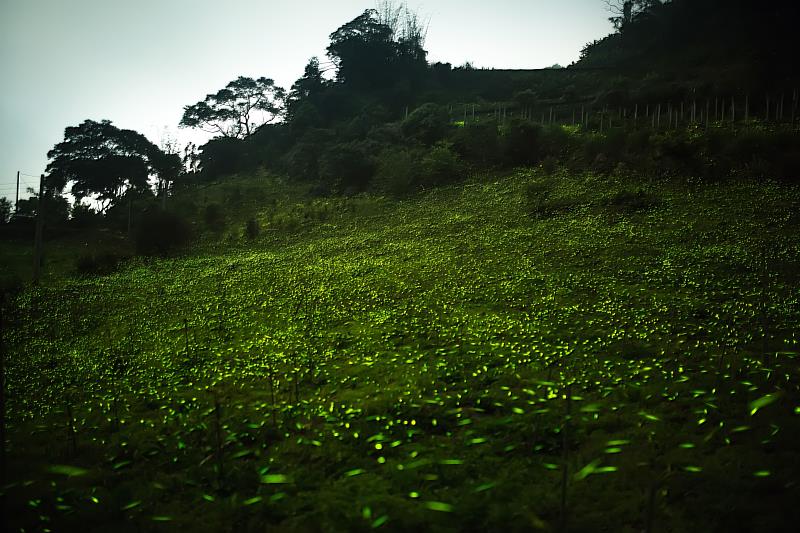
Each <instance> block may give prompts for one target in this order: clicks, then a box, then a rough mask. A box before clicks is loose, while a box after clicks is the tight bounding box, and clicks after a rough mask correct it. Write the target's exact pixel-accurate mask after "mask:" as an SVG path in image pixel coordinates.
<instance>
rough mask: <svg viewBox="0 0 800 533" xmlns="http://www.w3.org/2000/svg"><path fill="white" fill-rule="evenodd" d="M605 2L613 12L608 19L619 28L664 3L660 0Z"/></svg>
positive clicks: (613, 0)
mask: <svg viewBox="0 0 800 533" xmlns="http://www.w3.org/2000/svg"><path fill="white" fill-rule="evenodd" d="M604 2H605V3H606V8H607V9H608V11H609V13H611V17H610V18H609V19H608V20H609V21H610V22H611V24H613V25H614V28H616V29H617V30H622V29H623V28H625V26H627V25H628V24H630V23H631V22H632V21H633V19H635V18H636V17H638V16H639V15H642V14H643V13H647V12H648V11H650V10H651V9H652V8H653V7H654V6H656V5H659V4H661V3H662V2H661V1H660V0H604Z"/></svg>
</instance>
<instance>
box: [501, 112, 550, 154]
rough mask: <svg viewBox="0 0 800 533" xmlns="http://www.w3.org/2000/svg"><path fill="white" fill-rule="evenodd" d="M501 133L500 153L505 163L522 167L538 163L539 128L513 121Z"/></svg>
mask: <svg viewBox="0 0 800 533" xmlns="http://www.w3.org/2000/svg"><path fill="white" fill-rule="evenodd" d="M502 133H503V136H502V151H503V156H504V158H505V160H506V162H507V163H510V164H512V165H524V164H533V163H536V162H537V161H539V158H540V146H539V142H540V137H541V133H542V127H541V126H539V125H538V124H534V123H533V122H529V121H526V120H516V119H515V120H512V121H511V122H510V123H509V124H508V125H507V126H506V127H505V128H504V129H503V132H502Z"/></svg>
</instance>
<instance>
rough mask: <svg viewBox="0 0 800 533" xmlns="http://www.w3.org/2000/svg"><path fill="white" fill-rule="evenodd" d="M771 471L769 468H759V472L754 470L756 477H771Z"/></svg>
mask: <svg viewBox="0 0 800 533" xmlns="http://www.w3.org/2000/svg"><path fill="white" fill-rule="evenodd" d="M770 475H772V474H771V472H770V471H769V470H759V471H758V472H753V476H755V477H769V476H770Z"/></svg>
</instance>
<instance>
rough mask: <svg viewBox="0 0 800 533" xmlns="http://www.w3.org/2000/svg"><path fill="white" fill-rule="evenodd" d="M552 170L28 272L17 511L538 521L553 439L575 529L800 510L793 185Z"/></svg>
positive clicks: (798, 290) (20, 333)
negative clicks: (250, 236)
mask: <svg viewBox="0 0 800 533" xmlns="http://www.w3.org/2000/svg"><path fill="white" fill-rule="evenodd" d="M542 179H543V178H542V177H541V176H539V175H538V174H536V173H535V172H532V171H519V172H518V173H516V174H515V175H513V176H511V177H510V178H498V180H499V181H495V182H493V181H475V182H472V183H469V184H467V185H466V186H464V187H458V188H448V189H440V190H436V191H433V192H431V193H429V194H426V195H424V196H423V197H421V198H419V199H415V200H411V201H405V202H401V203H397V204H386V203H383V202H380V201H377V200H376V201H374V202H373V201H369V200H360V201H359V202H358V205H359V206H361V207H359V208H358V209H357V211H359V212H358V213H356V214H353V213H350V212H344V213H342V214H338V215H336V216H333V217H332V218H330V219H329V220H327V221H326V222H324V223H319V224H316V225H313V226H311V227H308V226H306V227H305V229H304V230H303V231H301V232H300V233H299V234H295V235H292V234H289V233H287V232H282V231H276V232H265V233H264V235H263V237H262V239H261V240H260V241H259V242H257V243H256V244H255V245H253V246H249V247H245V246H241V247H240V248H239V249H233V248H231V249H230V251H229V252H226V253H221V254H219V255H212V254H210V253H209V254H208V255H202V256H197V257H190V258H185V259H174V260H165V261H161V262H157V263H154V264H151V265H149V266H132V267H130V268H129V269H127V270H125V271H123V272H120V273H118V274H115V275H112V276H109V277H107V278H101V279H97V280H92V281H65V282H62V283H60V284H58V285H57V286H55V287H50V288H45V289H41V290H39V291H38V292H29V293H27V294H26V295H25V296H24V298H23V301H22V306H21V310H20V313H21V316H20V318H19V326H18V327H17V329H15V330H13V331H12V332H11V339H10V340H11V343H10V344H11V349H12V353H11V362H12V367H11V369H10V376H9V389H10V395H11V398H10V405H11V412H12V424H13V425H12V427H11V429H10V437H9V438H10V443H11V451H10V461H11V470H12V472H11V479H12V480H13V481H14V482H15V484H14V485H12V486H11V487H10V488H9V490H8V491H7V492H8V504H7V505H9V506H10V507H11V510H12V512H11V513H10V514H9V515H8V516H10V517H11V518H10V520H11V522H12V525H13V526H14V527H15V528H19V527H20V526H27V527H28V528H29V530H30V528H35V527H42V526H48V525H49V526H50V527H53V529H54V530H65V529H72V528H78V527H79V526H80V528H81V530H83V531H91V530H97V531H101V530H109V529H110V528H112V527H113V528H114V530H116V531H129V530H130V531H134V530H145V531H148V530H156V531H157V530H161V529H172V530H175V529H180V530H183V529H189V528H190V527H191V529H192V530H194V531H225V530H230V531H233V530H237V531H238V530H241V529H253V530H261V529H263V527H265V525H267V524H272V525H279V526H281V528H282V529H286V530H317V529H323V530H362V529H364V530H365V529H370V528H371V527H373V526H374V527H382V528H387V529H392V530H411V529H420V528H422V529H429V528H434V529H440V530H463V529H470V528H472V529H488V528H491V529H494V530H530V529H532V528H534V529H535V528H539V527H541V528H555V527H556V525H557V523H558V515H559V506H560V503H559V502H560V490H561V489H560V487H561V478H562V473H561V471H560V468H561V467H562V465H563V464H564V463H565V462H566V464H567V465H568V468H569V488H568V493H567V505H568V509H569V525H570V527H571V529H574V530H576V531H583V530H586V531H590V530H591V531H597V530H604V529H606V530H612V531H620V530H624V531H634V530H641V529H642V528H643V527H644V526H645V521H646V520H647V517H648V516H652V517H653V520H654V521H655V523H656V526H657V528H658V529H659V530H678V531H680V530H696V531H701V530H714V529H717V530H731V529H740V528H744V529H752V530H763V531H766V530H779V529H780V528H782V527H786V526H788V525H791V524H793V523H794V521H796V519H797V518H798V511H797V508H796V505H794V503H796V501H798V499H800V488H798V486H797V484H796V480H797V479H798V477H799V476H800V465H799V463H798V461H797V457H798V451H800V438H799V437H800V416H798V413H797V406H798V405H800V398H799V397H798V396H799V395H798V382H799V380H798V374H797V330H796V325H797V324H798V323H800V304H799V303H798V295H800V279H798V278H799V276H798V271H799V270H798V265H797V257H798V256H800V254H798V240H797V228H798V225H799V224H800V221H799V220H798V217H797V212H796V206H797V200H798V197H800V191H798V190H797V189H785V188H779V187H777V186H774V185H769V184H766V185H764V184H762V185H757V184H753V183H743V184H728V185H703V184H697V183H684V184H674V185H669V186H667V185H661V184H651V185H649V186H648V187H649V190H650V192H652V193H653V194H654V195H656V196H657V197H658V198H659V199H660V202H659V203H658V204H657V205H656V206H655V207H653V208H651V209H647V210H642V211H627V210H625V209H620V208H609V207H602V204H603V200H604V198H605V197H607V196H608V195H609V194H610V192H609V191H613V190H615V189H616V188H618V187H620V184H619V183H609V182H607V180H604V179H601V178H595V177H591V176H586V177H566V176H562V177H559V178H557V179H555V180H554V181H553V183H554V184H555V190H554V192H553V200H552V201H553V202H554V205H558V206H561V207H562V208H563V207H564V206H571V208H570V209H562V210H561V211H560V212H558V213H556V214H555V215H552V216H549V217H546V218H541V219H538V220H533V219H531V218H529V217H527V216H526V215H525V212H526V204H525V199H524V198H525V197H524V194H523V191H524V188H525V186H526V184H528V183H529V182H531V181H535V180H540V181H541V180H542ZM343 205H344V206H352V205H356V203H352V204H351V203H345V204H343ZM340 207H341V206H340ZM368 208H371V212H367V211H370V209H368ZM765 265H766V268H765ZM184 320H185V321H186V322H184ZM764 326H766V330H767V338H766V339H765V338H764V335H762V331H763V329H764ZM566 384H570V385H571V386H570V388H569V390H570V395H571V398H572V400H571V402H570V405H569V409H570V412H571V417H570V418H571V420H570V422H569V424H568V428H567V432H566V438H565V437H564V435H563V434H562V433H561V431H562V425H563V423H564V418H565V417H564V413H565V411H566V409H567V402H566V401H565V399H564V396H565V389H564V387H565V385H566ZM273 396H274V401H273ZM754 401H755V402H757V403H752V402H754ZM217 402H218V404H219V408H216V407H215V403H217ZM67 406H69V410H70V411H71V412H72V413H73V414H74V417H75V429H76V438H75V444H76V447H75V450H72V443H71V439H70V438H69V431H68V430H67V429H66V427H67V426H68V416H67V415H66V411H67ZM754 408H756V409H755V411H756V412H755V413H753V414H751V412H752V411H753V410H754ZM117 418H119V419H120V420H119V423H117ZM217 420H219V424H217ZM218 430H219V431H218ZM218 438H219V442H223V443H224V444H223V445H222V447H221V448H222V449H221V454H220V453H219V448H218V445H217V443H218V440H217V439H218ZM611 441H617V442H611ZM564 443H566V450H567V451H566V453H565V452H564V446H563V444H564ZM52 465H69V466H71V467H77V468H78V469H76V470H69V469H67V470H64V469H61V470H59V469H57V468H56V469H55V470H53V469H52ZM220 466H221V470H222V472H221V473H220V472H219V470H220ZM67 474H73V475H67ZM650 496H652V501H653V505H652V509H653V511H652V512H649V511H648V501H650V499H651V498H650ZM165 522H166V523H165ZM37 524H38V526H37Z"/></svg>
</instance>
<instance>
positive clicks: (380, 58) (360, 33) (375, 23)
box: [327, 2, 427, 89]
mask: <svg viewBox="0 0 800 533" xmlns="http://www.w3.org/2000/svg"><path fill="white" fill-rule="evenodd" d="M426 31H427V30H426V27H425V25H424V24H423V23H422V22H421V20H420V19H419V17H417V15H416V14H414V13H413V12H412V11H410V10H408V9H407V8H406V7H405V6H401V7H394V4H393V3H392V2H388V3H384V4H383V5H382V6H381V8H380V10H375V9H368V10H366V11H364V12H363V13H362V14H361V15H359V16H358V17H356V18H354V19H353V20H351V21H350V22H348V23H347V24H344V25H343V26H341V27H340V28H339V29H337V30H336V31H335V32H333V33H332V34H331V35H330V45H329V46H328V49H327V51H328V57H330V58H331V61H333V63H334V64H335V65H336V67H337V69H338V72H337V80H338V81H339V82H344V83H346V84H348V85H351V86H355V87H357V88H367V89H371V88H384V87H387V86H390V85H392V84H395V83H396V82H398V81H399V80H403V79H406V78H408V77H409V74H412V73H413V71H414V70H415V69H416V68H417V67H425V66H426V62H425V57H426V55H427V52H425V50H424V49H423V45H424V42H425V34H426Z"/></svg>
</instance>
